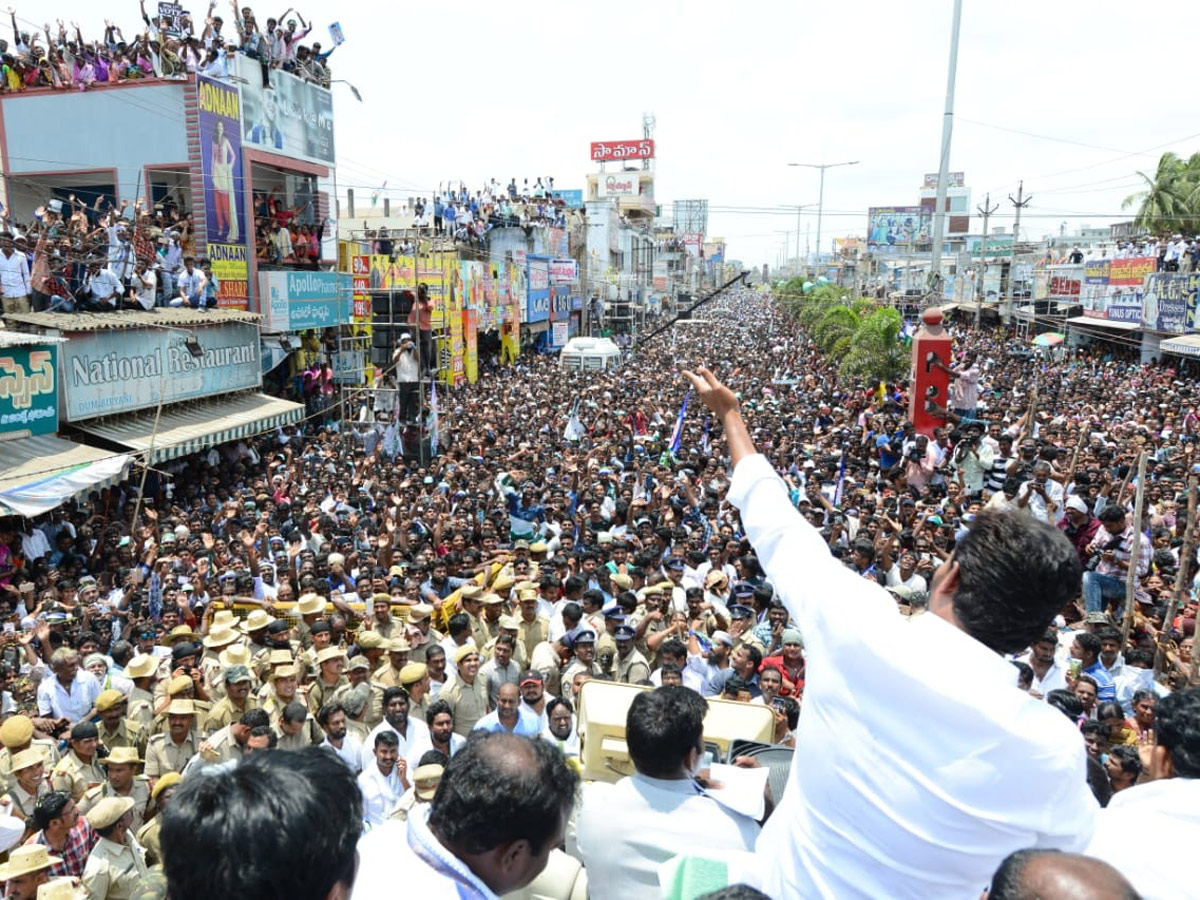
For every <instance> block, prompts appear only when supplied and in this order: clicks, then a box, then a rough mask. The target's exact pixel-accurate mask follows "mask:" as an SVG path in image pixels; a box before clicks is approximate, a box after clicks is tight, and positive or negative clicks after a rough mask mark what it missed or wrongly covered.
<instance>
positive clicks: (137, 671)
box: [125, 653, 158, 678]
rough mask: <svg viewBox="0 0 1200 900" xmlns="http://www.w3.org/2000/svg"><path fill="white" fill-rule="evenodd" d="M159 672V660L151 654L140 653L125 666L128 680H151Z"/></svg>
mask: <svg viewBox="0 0 1200 900" xmlns="http://www.w3.org/2000/svg"><path fill="white" fill-rule="evenodd" d="M157 671H158V660H157V659H156V658H155V657H154V656H153V655H152V654H150V653H139V654H138V655H137V656H135V657H134V658H133V659H131V660H130V661H129V664H128V665H127V666H125V676H126V677H127V678H149V677H150V676H151V675H153V674H154V673H155V672H157Z"/></svg>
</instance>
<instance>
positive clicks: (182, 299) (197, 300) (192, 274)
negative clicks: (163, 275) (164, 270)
mask: <svg viewBox="0 0 1200 900" xmlns="http://www.w3.org/2000/svg"><path fill="white" fill-rule="evenodd" d="M206 283H207V279H206V278H205V277H204V273H203V272H201V271H200V270H199V269H197V268H196V259H195V257H192V256H187V257H184V260H183V271H182V272H180V273H179V276H178V277H177V278H176V279H175V285H176V287H177V288H178V289H179V292H178V293H177V294H176V295H175V296H174V297H172V298H171V301H170V305H171V306H190V307H191V308H192V309H199V308H200V307H201V306H203V305H204V286H205V284H206Z"/></svg>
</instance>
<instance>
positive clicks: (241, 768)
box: [162, 747, 362, 900]
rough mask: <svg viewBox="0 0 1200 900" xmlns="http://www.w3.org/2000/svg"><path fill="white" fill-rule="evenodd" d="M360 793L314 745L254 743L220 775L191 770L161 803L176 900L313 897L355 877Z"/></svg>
mask: <svg viewBox="0 0 1200 900" xmlns="http://www.w3.org/2000/svg"><path fill="white" fill-rule="evenodd" d="M361 833H362V795H361V793H360V792H359V791H358V786H357V784H356V783H355V780H354V775H353V774H352V773H351V771H350V770H349V769H348V768H347V767H346V765H345V764H344V763H343V762H342V761H341V760H340V759H338V758H337V757H336V756H334V755H333V754H330V753H326V752H325V751H324V750H322V749H320V748H318V747H306V748H304V749H302V750H295V751H289V752H278V751H275V752H272V751H268V752H264V753H255V754H252V755H250V756H248V757H246V758H245V759H243V760H242V762H241V763H240V764H239V765H238V766H237V767H236V768H235V769H233V771H231V772H229V773H227V774H225V775H222V776H220V777H219V778H189V779H188V780H187V781H185V782H184V783H183V784H181V785H180V787H179V789H178V790H177V791H176V792H175V794H174V796H173V797H172V798H171V803H170V805H169V806H168V807H167V810H166V812H164V813H163V821H162V839H163V840H162V844H163V866H164V871H165V874H166V876H167V884H168V891H169V893H170V896H171V898H172V900H208V898H211V897H233V896H238V895H242V894H244V895H245V896H248V897H255V898H263V900H309V898H312V900H318V898H324V897H326V896H328V894H329V892H330V891H331V890H332V889H333V887H334V886H335V885H336V884H338V883H339V882H342V883H345V884H346V885H347V886H349V885H352V884H353V882H354V872H355V864H356V859H357V857H356V844H357V841H358V838H359V835H360V834H361Z"/></svg>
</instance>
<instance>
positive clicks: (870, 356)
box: [839, 307, 910, 382]
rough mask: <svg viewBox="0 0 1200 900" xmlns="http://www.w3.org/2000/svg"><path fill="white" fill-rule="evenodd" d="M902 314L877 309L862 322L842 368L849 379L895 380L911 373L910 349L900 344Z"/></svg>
mask: <svg viewBox="0 0 1200 900" xmlns="http://www.w3.org/2000/svg"><path fill="white" fill-rule="evenodd" d="M901 324H902V323H901V320H900V313H899V312H897V311H896V310H894V309H890V308H886V307H885V308H881V309H875V310H873V311H872V312H870V313H869V314H867V315H866V316H864V317H863V319H862V321H860V322H859V325H858V328H856V329H855V331H854V333H853V335H851V337H850V340H849V342H848V344H847V346H846V349H845V355H844V356H843V357H842V360H841V365H840V367H839V369H840V372H841V374H842V375H843V376H844V377H846V378H861V379H864V380H867V381H870V382H876V381H894V380H895V379H897V378H901V377H903V376H904V375H905V374H907V372H908V368H909V364H910V359H909V352H908V349H907V348H906V347H905V346H904V345H903V344H901V343H900V328H901Z"/></svg>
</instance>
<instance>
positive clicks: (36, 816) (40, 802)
mask: <svg viewBox="0 0 1200 900" xmlns="http://www.w3.org/2000/svg"><path fill="white" fill-rule="evenodd" d="M70 802H71V795H70V794H69V793H67V792H66V791H48V792H47V793H45V794H42V796H40V797H38V799H37V803H36V804H34V807H33V815H31V816H30V817H29V818H28V819H26V820H25V827H26V828H28V829H29V830H30V831H41V830H42V829H44V828H45V827H46V826H47V825H49V824H50V823H51V822H53V821H54V820H55V819H58V818H61V816H62V811H63V810H64V809H66V808H67V804H69V803H70Z"/></svg>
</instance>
